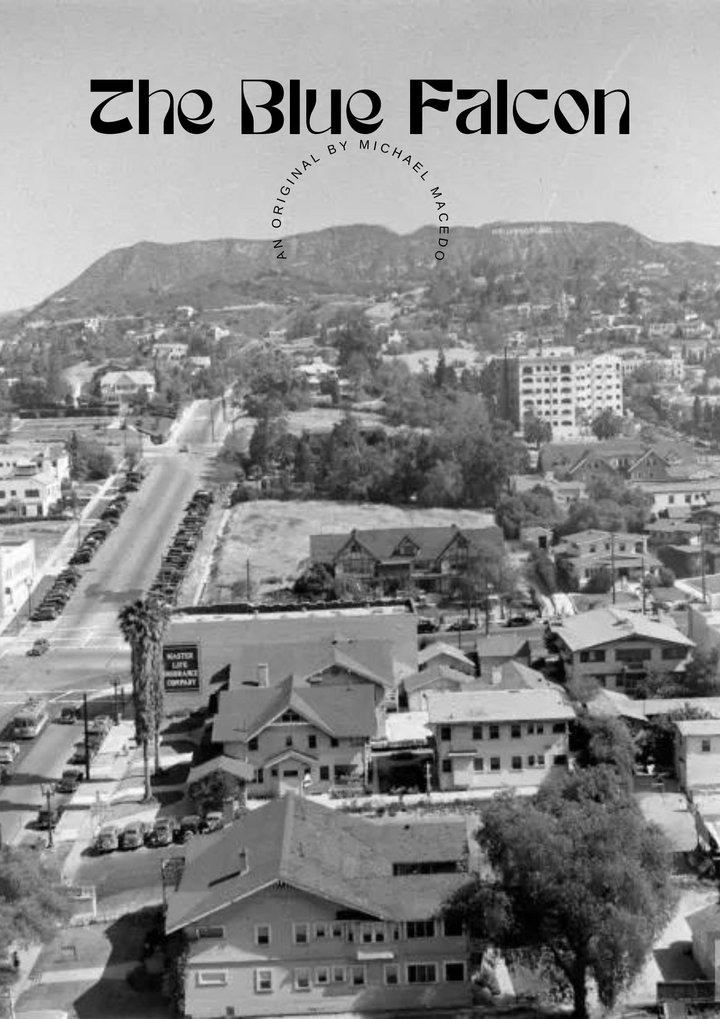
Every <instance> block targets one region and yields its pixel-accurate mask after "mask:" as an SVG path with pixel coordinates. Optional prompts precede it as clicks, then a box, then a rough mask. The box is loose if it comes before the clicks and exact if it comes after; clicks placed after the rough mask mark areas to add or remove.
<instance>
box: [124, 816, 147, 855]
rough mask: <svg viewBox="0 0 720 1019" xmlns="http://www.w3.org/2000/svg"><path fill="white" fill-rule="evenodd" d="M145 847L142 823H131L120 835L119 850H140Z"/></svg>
mask: <svg viewBox="0 0 720 1019" xmlns="http://www.w3.org/2000/svg"><path fill="white" fill-rule="evenodd" d="M144 845H145V825H144V824H143V823H142V821H131V822H130V824H126V825H125V827H124V828H123V830H122V832H121V834H120V848H121V849H140V847H141V846H144Z"/></svg>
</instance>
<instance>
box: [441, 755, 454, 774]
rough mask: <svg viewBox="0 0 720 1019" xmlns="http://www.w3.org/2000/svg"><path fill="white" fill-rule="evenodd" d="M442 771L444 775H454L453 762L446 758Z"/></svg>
mask: <svg viewBox="0 0 720 1019" xmlns="http://www.w3.org/2000/svg"><path fill="white" fill-rule="evenodd" d="M441 771H442V772H443V774H444V775H450V774H452V761H451V760H449V759H448V758H446V759H445V760H444V761H443V762H442V766H441Z"/></svg>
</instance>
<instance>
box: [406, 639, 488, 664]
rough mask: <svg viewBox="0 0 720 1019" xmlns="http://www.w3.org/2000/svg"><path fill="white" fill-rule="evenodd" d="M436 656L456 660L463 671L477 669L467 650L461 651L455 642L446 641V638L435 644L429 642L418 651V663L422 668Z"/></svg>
mask: <svg viewBox="0 0 720 1019" xmlns="http://www.w3.org/2000/svg"><path fill="white" fill-rule="evenodd" d="M436 658H451V659H452V660H453V661H454V662H457V663H458V665H459V666H460V668H461V671H465V672H474V671H475V666H474V665H473V663H472V662H471V661H470V659H469V658H468V656H467V655H466V654H465V652H464V651H461V650H460V648H457V647H455V646H454V644H448V643H446V642H445V641H444V640H438V641H436V642H435V643H434V644H428V645H427V647H424V648H422V649H421V650H420V651H418V665H419V666H420V668H421V669H422V668H423V666H425V665H429V664H430V662H432V661H434V660H435V659H436Z"/></svg>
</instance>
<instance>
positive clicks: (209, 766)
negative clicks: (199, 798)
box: [187, 754, 255, 785]
mask: <svg viewBox="0 0 720 1019" xmlns="http://www.w3.org/2000/svg"><path fill="white" fill-rule="evenodd" d="M216 771H224V772H225V773H226V774H228V775H234V776H235V778H239V779H242V780H243V781H245V782H250V781H251V780H252V778H253V775H254V774H255V769H254V768H253V766H252V765H251V764H248V763H247V761H241V760H238V759H237V758H236V757H228V756H227V754H220V755H219V756H218V757H211V758H210V759H209V760H208V761H203V762H202V764H197V765H196V766H195V767H194V768H191V769H190V772H189V774H188V777H187V783H188V785H192V784H193V783H194V782H199V781H200V780H201V779H203V778H207V776H208V775H214V774H215V772H216Z"/></svg>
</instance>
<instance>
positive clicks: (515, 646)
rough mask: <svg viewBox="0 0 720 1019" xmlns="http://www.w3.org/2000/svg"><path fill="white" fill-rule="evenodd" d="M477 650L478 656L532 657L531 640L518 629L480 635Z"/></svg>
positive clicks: (481, 657)
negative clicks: (486, 635) (518, 631)
mask: <svg viewBox="0 0 720 1019" xmlns="http://www.w3.org/2000/svg"><path fill="white" fill-rule="evenodd" d="M475 651H476V652H477V655H478V658H479V659H480V660H481V661H482V659H483V658H519V657H521V656H522V657H523V658H524V657H528V658H529V657H530V642H529V640H528V638H527V637H525V636H524V635H523V634H521V633H517V631H511V630H508V631H507V632H506V633H491V634H490V635H489V636H488V637H478V641H477V644H476V645H475Z"/></svg>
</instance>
